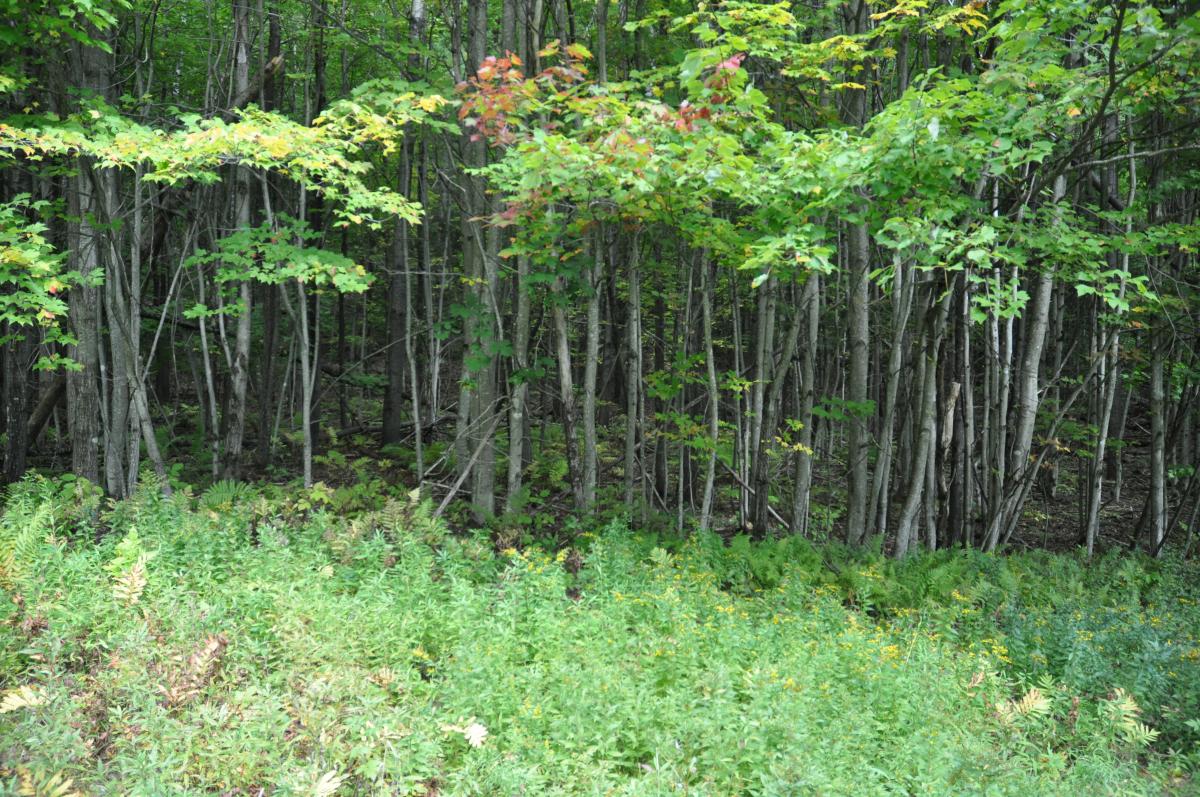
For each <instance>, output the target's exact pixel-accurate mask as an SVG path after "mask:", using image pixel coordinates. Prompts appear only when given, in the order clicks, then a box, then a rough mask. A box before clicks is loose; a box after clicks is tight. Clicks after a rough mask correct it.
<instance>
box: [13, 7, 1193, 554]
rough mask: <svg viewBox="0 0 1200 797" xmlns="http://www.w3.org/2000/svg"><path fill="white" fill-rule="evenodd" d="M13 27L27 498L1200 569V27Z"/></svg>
mask: <svg viewBox="0 0 1200 797" xmlns="http://www.w3.org/2000/svg"><path fill="white" fill-rule="evenodd" d="M0 8H2V9H3V13H2V21H0V45H2V46H3V47H2V54H0V113H2V114H3V118H2V120H0V288H2V290H0V294H2V295H0V308H2V318H3V324H4V336H3V367H2V369H0V371H2V376H3V383H2V396H0V401H2V404H3V413H2V414H0V420H2V423H3V432H4V435H5V437H4V452H3V465H4V469H3V473H4V478H5V479H6V480H8V481H15V480H18V479H20V478H21V477H22V475H23V474H24V473H25V472H26V470H27V469H28V468H30V467H37V468H39V469H43V470H49V471H59V472H61V471H70V472H72V473H73V474H75V475H76V476H77V477H79V478H81V479H86V480H88V481H89V482H92V483H94V484H96V485H98V486H99V487H100V488H102V489H103V490H104V491H105V493H106V494H108V495H109V496H112V497H115V498H120V497H123V496H126V495H128V494H130V493H131V491H133V489H134V487H135V485H136V483H137V482H138V480H139V479H141V478H152V479H154V480H155V482H156V483H157V484H158V485H159V486H160V487H161V489H162V490H164V491H168V492H169V491H170V490H171V489H172V486H175V487H176V488H178V486H180V485H182V484H185V483H202V484H207V483H212V482H217V481H220V482H221V483H222V484H225V485H226V487H225V489H228V490H236V487H235V486H233V485H232V482H233V480H246V479H257V480H269V481H274V482H281V483H287V482H291V481H295V482H302V484H303V488H304V493H303V494H304V495H306V496H307V497H308V498H307V499H306V500H309V501H310V502H319V503H320V504H321V505H324V506H327V507H331V508H333V509H334V510H337V511H351V510H353V509H355V508H363V507H368V505H369V504H370V502H372V501H377V500H379V499H380V498H381V497H383V496H386V495H388V494H401V493H407V492H409V491H410V490H413V489H418V488H419V489H420V490H421V491H423V494H424V495H426V496H428V497H430V498H431V499H432V500H433V503H434V506H435V507H436V511H437V513H438V514H442V513H446V512H449V513H451V514H453V516H454V517H456V518H459V519H461V520H463V521H464V522H470V523H479V522H486V523H490V524H492V525H493V527H494V528H497V529H501V530H503V529H509V528H521V529H530V528H532V529H536V530H538V531H539V532H544V533H547V534H554V533H560V532H563V531H564V530H569V529H570V528H571V520H570V519H571V518H572V517H576V518H578V517H587V516H590V515H592V514H600V515H603V514H606V513H611V514H624V515H628V516H630V517H631V518H633V519H634V522H635V523H636V524H641V525H643V526H647V527H658V528H679V529H683V528H685V527H691V526H692V525H693V524H694V525H698V526H699V527H700V528H717V529H719V530H732V529H741V530H747V531H751V532H753V533H755V534H770V533H791V534H799V535H807V536H809V537H813V538H817V539H826V538H843V539H844V540H846V541H847V542H849V543H850V544H852V545H861V544H866V543H867V542H869V541H872V540H874V541H876V542H877V543H878V542H882V543H883V544H884V546H885V547H886V549H887V550H888V551H892V552H894V553H895V554H897V555H904V554H905V553H906V552H907V551H910V550H912V549H914V548H917V547H927V548H939V547H947V546H955V545H965V546H975V547H979V548H982V549H984V550H993V549H996V548H998V547H1002V546H1004V545H1006V544H1008V543H1010V542H1011V541H1012V540H1013V539H1014V537H1017V538H1020V539H1022V540H1024V541H1026V542H1028V543H1032V544H1054V545H1075V544H1081V545H1084V546H1086V549H1087V551H1088V553H1089V554H1090V553H1091V552H1092V550H1093V549H1094V548H1095V547H1096V546H1097V545H1100V544H1104V543H1107V544H1122V545H1138V546H1141V547H1143V548H1145V549H1146V550H1148V551H1149V552H1151V553H1155V554H1157V553H1158V552H1160V551H1161V550H1162V549H1163V547H1164V545H1165V544H1166V543H1167V542H1169V541H1170V540H1171V539H1172V535H1177V536H1176V537H1175V539H1176V541H1177V542H1180V543H1181V544H1187V545H1189V546H1190V544H1191V541H1192V529H1193V528H1194V527H1195V525H1196V522H1197V520H1198V519H1200V472H1198V471H1197V470H1196V468H1195V463H1196V460H1197V456H1198V444H1200V424H1198V423H1197V413H1198V411H1200V406H1198V401H1197V399H1198V397H1200V363H1198V362H1197V345H1196V336H1197V329H1198V328H1197V320H1198V318H1197V313H1198V311H1200V303H1198V302H1197V300H1196V288H1197V283H1198V281H1200V271H1198V269H1197V254H1196V253H1197V245H1198V244H1200V227H1198V226H1197V222H1196V216H1197V200H1198V198H1200V170H1198V166H1200V160H1198V156H1200V144H1198V143H1197V140H1196V136H1195V130H1196V125H1197V123H1198V122H1200V119H1198V118H1197V117H1198V114H1200V108H1198V106H1197V98H1198V93H1200V76H1198V75H1197V67H1198V65H1200V18H1198V17H1197V14H1196V10H1195V5H1194V4H1193V3H1187V2H1179V3H1173V4H1164V3H1147V2H1133V1H1132V0H1114V1H1113V2H1099V1H1097V0H1071V1H1070V2H1067V1H1066V0H1003V2H970V3H965V4H959V3H953V2H950V3H947V2H928V1H927V0H899V2H898V3H895V4H893V3H892V2H891V0H888V2H867V0H849V1H848V2H842V1H841V0H830V2H820V3H791V2H781V3H759V2H740V1H734V0H729V1H727V2H711V3H691V2H678V1H676V0H619V1H618V2H609V0H595V2H593V1H592V0H503V2H500V1H499V0H497V1H496V2H490V3H489V2H486V0H464V1H460V0H445V1H439V0H412V2H405V3H397V2H394V0H389V2H371V1H370V0H354V2H351V0H258V2H254V3H251V2H249V1H248V0H232V2H226V3H214V2H201V1H199V0H153V1H151V0H132V2H104V1H103V0H101V1H100V2H90V1H89V2H84V0H48V1H47V2H19V0H6V2H4V3H2V4H0ZM1184 535H1186V538H1185V537H1184Z"/></svg>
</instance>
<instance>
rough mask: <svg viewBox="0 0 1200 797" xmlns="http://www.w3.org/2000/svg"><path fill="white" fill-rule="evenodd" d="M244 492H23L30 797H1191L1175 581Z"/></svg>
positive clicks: (16, 542) (1041, 562)
mask: <svg viewBox="0 0 1200 797" xmlns="http://www.w3.org/2000/svg"><path fill="white" fill-rule="evenodd" d="M225 489H226V491H227V492H230V493H234V494H233V495H231V496H230V497H228V498H227V499H223V500H213V497H212V496H207V497H205V498H204V499H203V500H201V501H196V500H194V499H191V498H189V497H188V496H186V495H179V496H177V497H176V498H173V499H169V500H167V499H162V498H159V497H157V496H156V495H155V494H154V493H153V491H152V490H147V491H143V492H142V493H140V494H139V495H138V496H137V497H136V498H134V499H131V500H130V501H127V502H125V503H123V504H120V505H117V506H115V507H112V508H110V509H107V510H105V511H100V510H101V509H102V507H101V506H100V505H99V504H98V503H97V502H96V501H95V500H94V498H91V497H89V496H88V495H87V494H85V493H84V492H81V491H80V489H79V488H78V486H74V485H70V484H67V485H65V486H64V485H62V484H60V483H55V482H47V481H36V480H35V481H30V482H27V483H25V484H24V485H22V486H20V487H19V488H17V489H15V490H14V491H13V493H12V495H11V496H10V498H9V506H8V509H7V511H6V513H5V515H4V518H3V520H2V521H0V565H2V570H0V579H2V582H3V586H4V598H3V599H0V618H2V619H3V624H2V625H0V686H2V687H3V688H4V690H5V691H4V695H3V702H0V712H3V713H0V763H3V765H4V767H5V768H4V770H3V776H2V778H0V782H3V783H4V784H5V786H6V787H7V789H8V790H9V791H10V792H17V791H18V790H20V789H22V788H24V789H25V790H26V791H24V792H20V793H30V794H57V795H58V797H63V795H65V794H67V793H71V792H72V791H74V792H77V793H79V794H95V795H101V794H114V795H116V794H121V795H159V794H230V795H235V794H236V795H257V794H260V793H261V794H278V795H291V794H295V795H323V796H327V795H332V794H342V795H351V794H380V795H383V794H388V795H391V794H398V795H425V796H427V797H432V795H468V794H469V795H518V794H520V795H668V794H687V795H780V796H782V795H918V794H931V795H943V794H944V795H975V794H978V795H1009V794H1011V795H1042V794H1044V795H1054V794H1062V795H1079V794H1084V793H1089V794H1094V795H1107V794H1114V795H1116V794H1121V795H1126V794H1127V795H1141V794H1145V795H1153V794H1167V793H1179V794H1184V793H1188V790H1189V789H1191V788H1192V781H1191V771H1192V770H1193V769H1194V765H1195V762H1196V760H1197V755H1196V740H1197V733H1196V730H1197V729H1196V728H1195V727H1194V725H1195V724H1196V723H1195V722H1194V720H1195V719H1196V717H1197V716H1200V714H1197V711H1196V706H1197V701H1196V695H1197V693H1198V692H1200V678H1197V675H1200V672H1198V671H1197V664H1196V660H1197V658H1200V651H1198V650H1197V647H1196V639H1195V637H1194V636H1193V634H1194V633H1195V631H1196V630H1197V627H1196V622H1195V621H1196V617H1197V613H1196V610H1195V608H1194V604H1193V603H1191V602H1190V598H1189V597H1188V593H1187V590H1188V587H1189V585H1190V584H1192V583H1195V575H1196V573H1195V568H1194V567H1192V566H1190V565H1188V564H1185V563H1181V562H1168V563H1165V564H1159V563H1151V562H1144V561H1139V560H1136V559H1120V560H1116V559H1114V560H1110V561H1106V562H1103V563H1101V564H1099V565H1093V566H1092V567H1090V568H1089V567H1085V566H1084V565H1083V564H1082V563H1081V562H1080V561H1079V560H1077V559H1074V558H1072V557H1062V556H1059V557H1053V556H1042V555H1028V556H1018V557H1009V558H1007V559H1001V558H997V557H984V556H981V555H976V554H964V553H961V552H958V553H946V554H937V555H932V556H926V557H920V558H916V559H913V560H911V561H908V562H905V563H902V564H894V563H890V562H887V561H885V560H882V559H879V558H877V557H871V556H868V555H858V556H852V555H850V554H848V553H845V552H839V551H836V550H833V549H828V550H822V551H817V550H815V549H813V548H811V547H809V546H807V545H806V544H804V543H803V542H802V541H795V540H788V541H780V542H774V543H751V542H750V541H748V540H744V539H738V540H735V541H733V542H732V543H726V542H724V541H722V540H721V539H719V538H716V537H712V536H705V537H693V538H690V539H688V540H674V539H655V538H650V537H646V536H644V535H637V534H633V533H631V532H630V531H629V530H627V529H625V528H622V527H620V526H618V525H616V524H613V525H610V526H609V527H607V528H604V529H601V530H597V531H596V532H595V533H584V534H582V535H580V537H579V538H578V539H577V541H576V544H575V545H574V546H573V547H572V548H570V549H566V550H561V551H542V550H540V549H538V548H536V547H533V546H530V547H524V548H522V549H520V550H517V549H513V548H509V549H505V550H501V551H497V550H495V548H494V546H493V545H492V542H491V540H489V539H488V538H487V537H486V536H483V535H478V536H453V535H449V534H447V533H446V532H445V531H444V529H442V528H441V527H440V526H439V525H438V524H437V523H435V522H433V521H431V520H430V519H429V517H428V514H427V509H426V508H424V507H421V506H417V505H408V504H397V503H391V504H389V505H388V506H387V507H386V508H385V509H384V510H381V511H380V512H376V513H372V514H369V515H365V516H362V517H359V518H357V519H355V520H352V521H342V520H338V519H335V518H333V517H330V516H328V515H326V514H323V513H321V512H319V511H317V512H311V511H300V510H298V509H297V508H296V507H297V505H298V503H299V502H298V501H292V502H291V503H290V504H289V503H288V502H281V501H271V502H268V501H265V500H262V499H260V498H257V497H256V496H255V494H254V492H253V491H234V490H229V488H225ZM96 529H104V530H106V532H107V533H105V534H104V535H103V538H102V540H101V541H100V542H99V543H94V542H93V541H92V536H93V535H94V534H95V531H96ZM1155 618H1157V619H1155ZM68 780H69V781H70V785H69V786H67V787H64V786H63V784H65V783H66V782H67V781H68ZM56 790H57V791H56Z"/></svg>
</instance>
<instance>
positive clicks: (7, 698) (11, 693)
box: [0, 684, 46, 714]
mask: <svg viewBox="0 0 1200 797" xmlns="http://www.w3.org/2000/svg"><path fill="white" fill-rule="evenodd" d="M45 702H46V697H45V695H43V694H42V693H41V690H39V689H38V688H37V687H36V686H30V685H28V684H26V685H24V686H18V687H17V688H16V689H8V690H5V692H4V697H3V698H2V699H0V714H8V713H10V712H13V711H17V710H18V709H22V708H33V707H34V706H40V705H42V704H43V703H45Z"/></svg>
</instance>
